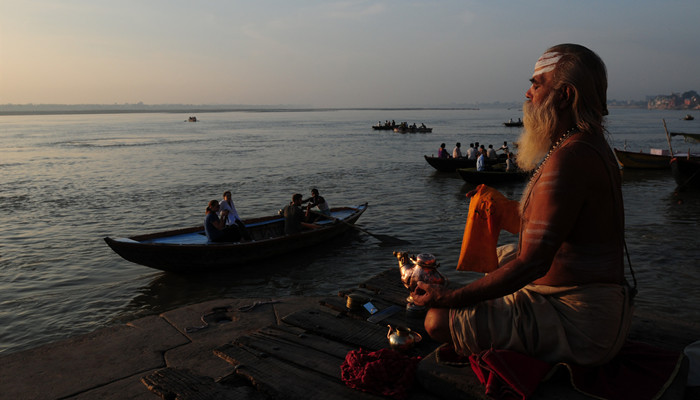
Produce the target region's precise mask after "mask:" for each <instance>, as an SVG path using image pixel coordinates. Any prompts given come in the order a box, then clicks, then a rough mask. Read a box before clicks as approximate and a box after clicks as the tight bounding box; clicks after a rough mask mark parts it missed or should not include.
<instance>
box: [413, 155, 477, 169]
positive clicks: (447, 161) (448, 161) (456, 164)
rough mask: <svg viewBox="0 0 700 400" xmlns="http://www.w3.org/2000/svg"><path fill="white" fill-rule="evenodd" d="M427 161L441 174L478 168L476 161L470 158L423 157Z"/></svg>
mask: <svg viewBox="0 0 700 400" xmlns="http://www.w3.org/2000/svg"><path fill="white" fill-rule="evenodd" d="M423 157H425V161H427V162H428V164H430V166H431V167H433V168H435V169H436V170H438V171H440V172H454V171H455V170H456V169H457V168H472V167H475V166H476V160H470V159H468V158H439V157H431V156H425V155H424V156H423Z"/></svg>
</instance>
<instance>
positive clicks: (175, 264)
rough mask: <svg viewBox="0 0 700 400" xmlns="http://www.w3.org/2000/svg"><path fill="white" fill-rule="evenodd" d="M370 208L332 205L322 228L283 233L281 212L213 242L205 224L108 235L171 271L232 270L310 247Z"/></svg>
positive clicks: (134, 255)
mask: <svg viewBox="0 0 700 400" xmlns="http://www.w3.org/2000/svg"><path fill="white" fill-rule="evenodd" d="M366 209H367V204H366V203H365V204H363V205H361V206H358V207H343V208H334V209H332V210H331V211H332V215H333V217H334V218H335V219H336V220H327V221H323V222H319V224H320V225H321V228H318V229H309V230H304V231H302V232H301V233H297V234H293V235H284V234H283V232H284V218H283V217H280V216H279V215H276V216H270V217H264V218H256V219H250V220H245V221H244V223H245V224H246V227H247V230H248V232H249V233H250V235H251V237H252V238H253V239H254V240H253V241H249V242H235V243H211V242H208V241H207V238H206V236H205V235H204V227H203V226H196V227H191V228H186V229H179V230H174V231H167V232H160V233H154V234H149V235H139V236H133V237H129V238H116V239H114V238H110V237H106V238H105V239H104V240H105V242H106V243H107V245H109V247H110V248H112V250H114V251H115V252H116V253H117V254H119V255H120V256H121V257H122V258H124V259H125V260H127V261H131V262H133V263H136V264H140V265H144V266H147V267H151V268H155V269H159V270H163V271H172V272H201V271H205V270H222V269H231V268H235V267H237V266H241V265H245V264H250V263H252V262H255V261H259V260H263V259H266V258H271V257H274V256H279V255H282V254H285V253H289V252H292V251H295V250H299V249H303V248H306V247H311V246H314V245H317V244H320V243H322V242H325V241H327V240H329V239H331V238H333V237H336V236H338V235H340V234H342V233H344V232H346V231H347V230H348V229H353V227H352V224H354V223H355V221H357V219H358V218H360V216H361V215H362V213H364V212H365V210H366Z"/></svg>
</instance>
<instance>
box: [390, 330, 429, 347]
mask: <svg viewBox="0 0 700 400" xmlns="http://www.w3.org/2000/svg"><path fill="white" fill-rule="evenodd" d="M387 326H388V327H389V332H387V333H386V337H387V339H389V346H390V347H391V348H392V349H394V350H399V351H406V350H410V349H412V348H413V346H415V345H416V343H418V342H420V341H421V340H422V339H423V338H422V337H421V335H420V334H419V333H417V332H413V331H412V330H411V328H407V327H405V326H398V327H396V328H394V327H393V326H391V325H387Z"/></svg>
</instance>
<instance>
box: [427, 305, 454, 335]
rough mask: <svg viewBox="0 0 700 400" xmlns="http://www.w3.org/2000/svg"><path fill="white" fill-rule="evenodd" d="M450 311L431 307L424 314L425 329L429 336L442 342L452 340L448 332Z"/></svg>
mask: <svg viewBox="0 0 700 400" xmlns="http://www.w3.org/2000/svg"><path fill="white" fill-rule="evenodd" d="M449 317H450V313H449V310H448V309H446V308H431V309H430V310H428V313H427V314H426V315H425V322H424V326H425V330H426V332H428V334H429V335H430V337H431V338H433V339H435V340H437V341H439V342H443V343H449V342H452V335H451V334H450V323H449Z"/></svg>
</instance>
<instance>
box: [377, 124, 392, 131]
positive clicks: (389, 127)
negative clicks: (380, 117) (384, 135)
mask: <svg viewBox="0 0 700 400" xmlns="http://www.w3.org/2000/svg"><path fill="white" fill-rule="evenodd" d="M394 128H396V125H391V124H390V125H385V124H381V125H380V124H377V125H372V129H374V130H375V131H393V130H394Z"/></svg>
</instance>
